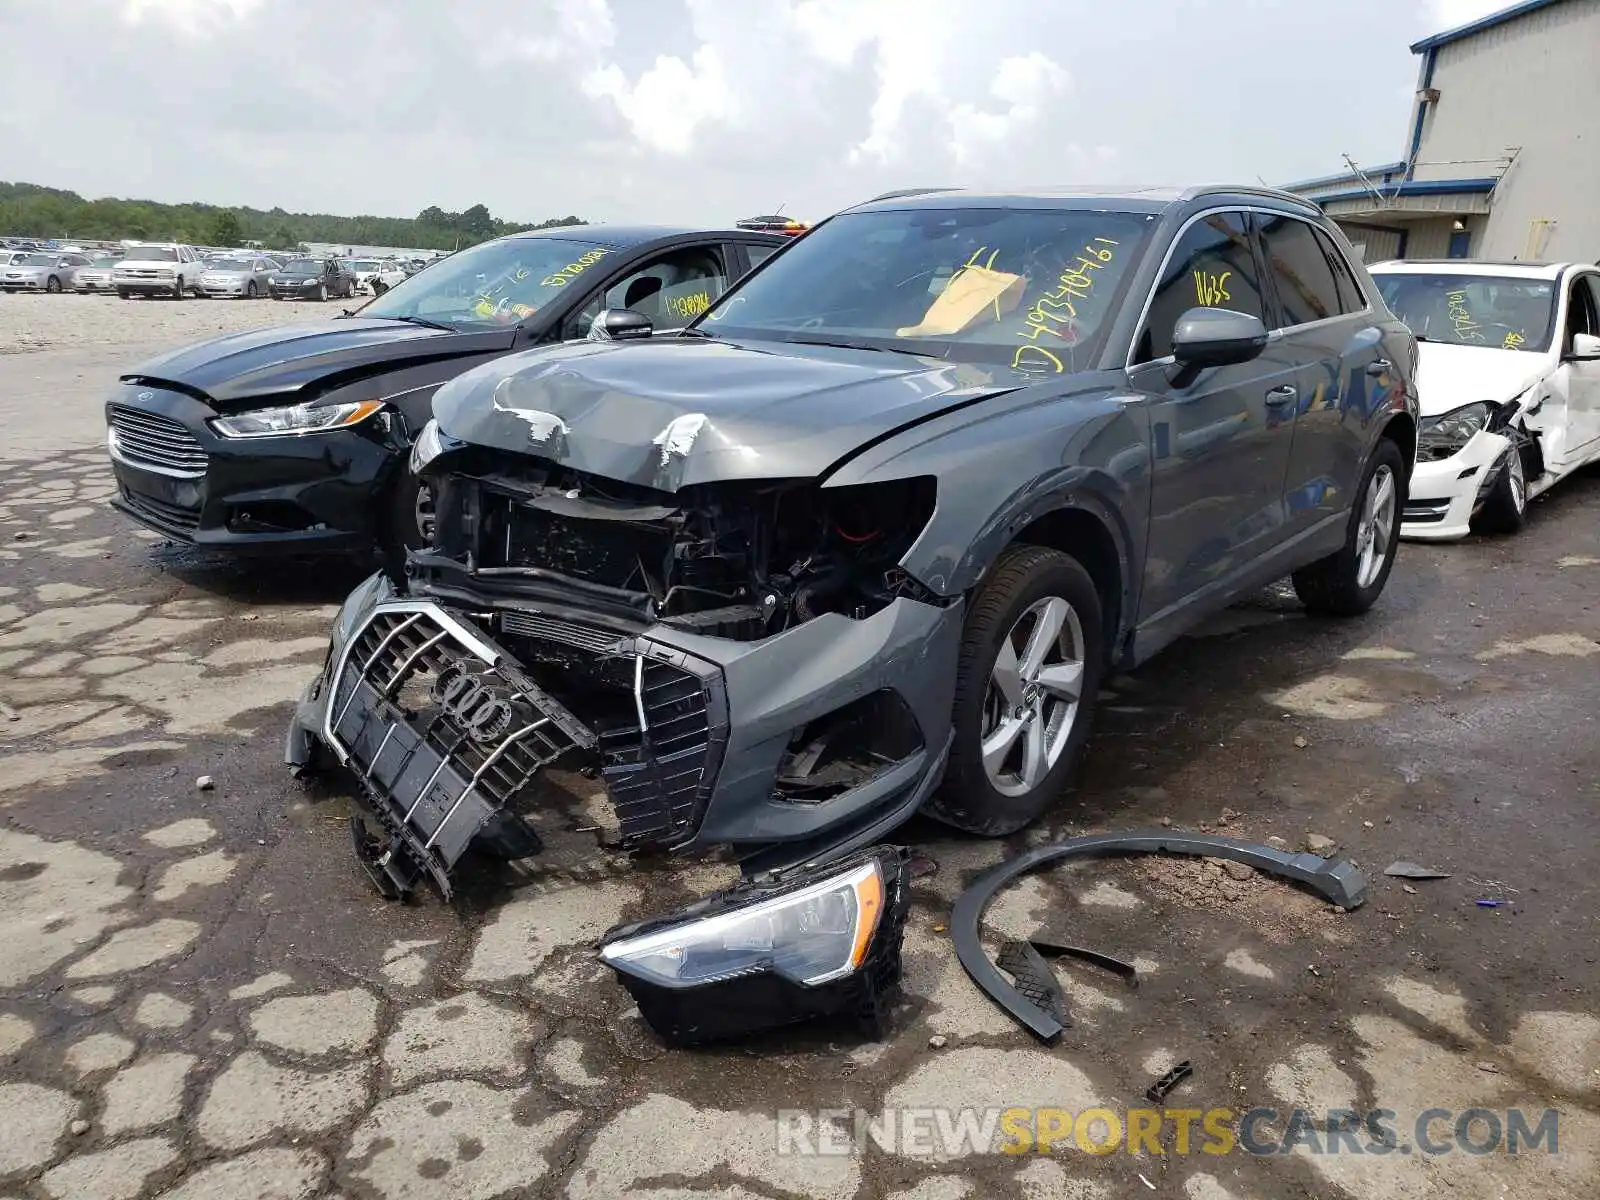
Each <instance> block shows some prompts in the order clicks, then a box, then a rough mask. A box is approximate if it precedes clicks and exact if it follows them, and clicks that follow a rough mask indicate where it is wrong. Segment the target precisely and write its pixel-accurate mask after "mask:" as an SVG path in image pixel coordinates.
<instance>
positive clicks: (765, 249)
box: [744, 245, 778, 271]
mask: <svg viewBox="0 0 1600 1200" xmlns="http://www.w3.org/2000/svg"><path fill="white" fill-rule="evenodd" d="M777 250H778V248H777V247H776V246H749V245H747V246H745V248H744V252H745V254H747V255H748V256H749V258H750V269H751V270H752V271H754V270H755V269H756V268H757V267H759V266H760V265H761V264H762V263H764V262H766V261H767V259H769V258H771V257H772V256H773V255H774V254H775V253H777Z"/></svg>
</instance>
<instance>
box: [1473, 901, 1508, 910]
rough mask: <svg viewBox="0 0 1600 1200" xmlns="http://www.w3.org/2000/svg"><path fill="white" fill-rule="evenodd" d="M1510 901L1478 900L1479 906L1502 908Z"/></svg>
mask: <svg viewBox="0 0 1600 1200" xmlns="http://www.w3.org/2000/svg"><path fill="white" fill-rule="evenodd" d="M1510 903H1511V901H1509V900H1479V901H1478V902H1477V904H1478V907H1479V908H1502V907H1504V906H1505V905H1507V904H1510Z"/></svg>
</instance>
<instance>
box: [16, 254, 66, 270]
mask: <svg viewBox="0 0 1600 1200" xmlns="http://www.w3.org/2000/svg"><path fill="white" fill-rule="evenodd" d="M60 261H61V257H60V255H56V254H30V255H28V257H27V258H24V259H23V260H22V262H21V263H20V264H14V265H21V266H24V267H53V266H55V265H56V264H57V263H58V262H60Z"/></svg>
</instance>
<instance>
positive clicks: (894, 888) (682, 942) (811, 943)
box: [600, 847, 908, 1042]
mask: <svg viewBox="0 0 1600 1200" xmlns="http://www.w3.org/2000/svg"><path fill="white" fill-rule="evenodd" d="M906 858H907V855H906V852H905V851H903V850H899V849H895V848H892V847H880V848H878V849H876V850H873V851H869V852H867V853H866V854H864V855H857V856H855V857H854V858H851V859H846V860H843V861H841V862H836V863H831V864H827V865H825V866H822V867H819V868H813V869H811V870H809V871H806V872H804V873H802V874H800V875H799V876H798V877H795V878H790V879H785V880H783V881H781V882H771V883H761V884H750V883H746V884H741V885H740V886H738V887H735V888H732V889H730V890H728V891H726V892H719V893H718V894H716V895H714V896H711V897H708V898H707V899H705V900H702V901H701V902H700V903H699V904H696V905H694V906H693V907H691V908H690V909H688V910H686V911H685V912H682V913H679V914H677V915H675V916H672V917H667V918H663V919H661V920H658V921H654V922H646V923H644V924H641V925H634V926H629V927H626V928H622V929H616V930H613V931H611V932H610V933H608V934H607V935H606V936H605V938H604V939H602V944H601V950H600V957H601V959H602V960H603V961H604V962H605V963H606V964H607V965H608V966H610V967H611V968H612V969H613V970H614V971H616V972H617V974H618V977H619V978H620V979H621V981H622V984H623V986H624V987H626V988H627V989H628V991H629V993H630V994H631V995H632V996H633V998H634V1000H635V1001H637V1003H638V1005H639V1011H640V1012H641V1013H642V1014H643V1016H644V1018H645V1020H646V1021H647V1022H648V1023H649V1024H650V1026H651V1028H653V1029H654V1030H655V1031H656V1032H657V1033H659V1034H661V1035H662V1036H663V1037H666V1038H669V1039H671V1040H674V1041H680V1042H702V1041H712V1040H716V1039H718V1038H723V1037H730V1036H737V1035H739V1034H744V1033H750V1032H754V1031H755V1030H757V1029H763V1028H771V1027H773V1026H777V1025H784V1024H788V1023H790V1022H792V1021H798V1020H804V1019H806V1018H809V1017H822V1016H829V1015H845V1014H848V1015H852V1016H854V1017H858V1018H866V1019H868V1020H869V1021H873V1022H875V1021H876V1020H877V1018H878V1017H879V1016H881V1013H882V1006H883V999H884V996H885V994H886V993H887V992H888V991H889V990H890V989H891V988H892V987H893V985H894V984H895V983H897V982H898V980H899V975H900V942H901V939H902V936H903V933H904V925H905V909H906V905H907V903H908V891H907V888H906V885H905V862H906Z"/></svg>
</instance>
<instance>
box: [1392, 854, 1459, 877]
mask: <svg viewBox="0 0 1600 1200" xmlns="http://www.w3.org/2000/svg"><path fill="white" fill-rule="evenodd" d="M1383 873H1384V874H1385V875H1392V876H1394V877H1395V878H1396V879H1449V878H1450V872H1449V871H1440V870H1438V869H1437V868H1435V867H1423V866H1418V865H1417V864H1416V863H1414V862H1406V861H1405V860H1404V859H1400V860H1399V861H1397V862H1392V863H1390V864H1389V865H1388V866H1387V867H1385V868H1384V869H1383Z"/></svg>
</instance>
